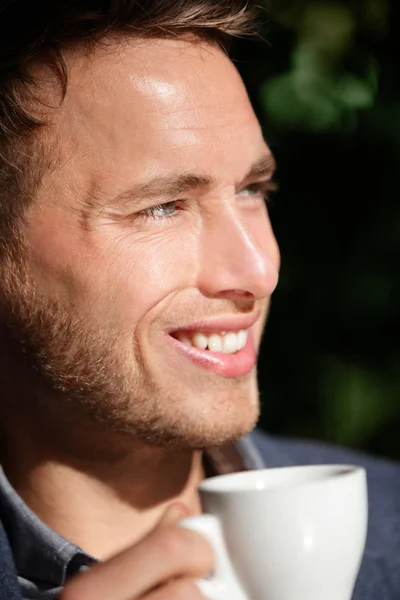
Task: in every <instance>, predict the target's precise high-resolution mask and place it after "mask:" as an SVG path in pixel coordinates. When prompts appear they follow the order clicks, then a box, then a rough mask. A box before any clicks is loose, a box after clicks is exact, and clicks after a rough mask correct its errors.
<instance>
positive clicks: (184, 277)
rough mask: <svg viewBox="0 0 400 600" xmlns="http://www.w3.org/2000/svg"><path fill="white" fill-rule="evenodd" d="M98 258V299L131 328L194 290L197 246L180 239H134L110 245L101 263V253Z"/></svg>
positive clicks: (94, 274) (94, 273) (95, 272)
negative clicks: (164, 304)
mask: <svg viewBox="0 0 400 600" xmlns="http://www.w3.org/2000/svg"><path fill="white" fill-rule="evenodd" d="M94 257H95V261H96V262H95V263H93V265H92V267H93V268H92V277H93V279H94V280H95V281H96V289H97V295H98V297H99V298H101V297H102V298H103V299H104V300H105V302H106V304H107V306H108V307H109V308H111V310H112V312H114V313H115V312H117V313H118V319H119V320H120V321H121V320H126V321H127V323H128V324H129V326H130V327H131V326H132V323H138V322H139V321H140V320H141V319H142V318H143V317H145V316H146V314H147V313H148V312H149V311H151V310H152V309H153V308H154V307H156V306H157V305H159V304H161V303H162V302H163V301H164V300H165V299H166V298H167V297H168V296H171V295H173V294H174V293H176V292H178V291H179V290H182V289H185V288H189V287H191V286H192V285H193V281H194V278H195V272H196V266H195V265H196V244H195V242H194V241H193V240H185V239H183V238H182V236H178V235H172V234H171V235H158V236H154V237H152V238H147V239H140V238H139V236H138V239H135V236H130V237H128V238H124V239H121V240H119V241H118V242H117V243H114V244H112V245H110V246H109V248H108V251H106V252H104V251H103V252H102V256H101V258H100V259H99V254H98V253H95V254H94ZM99 273H101V277H99Z"/></svg>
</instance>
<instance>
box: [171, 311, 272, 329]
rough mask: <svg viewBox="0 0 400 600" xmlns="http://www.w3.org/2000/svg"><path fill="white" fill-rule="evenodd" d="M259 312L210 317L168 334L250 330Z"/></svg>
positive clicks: (258, 316) (182, 326)
mask: <svg viewBox="0 0 400 600" xmlns="http://www.w3.org/2000/svg"><path fill="white" fill-rule="evenodd" d="M260 315H261V311H260V310H257V311H256V312H253V313H251V314H248V315H231V316H228V315H226V316H219V317H212V318H210V319H202V320H200V321H197V322H194V323H188V324H187V325H181V326H179V327H174V328H171V329H170V330H169V332H168V333H169V334H176V333H179V332H196V331H199V332H202V333H221V332H224V331H240V330H242V329H250V328H251V327H253V325H254V324H255V323H256V322H257V321H258V319H259V318H260Z"/></svg>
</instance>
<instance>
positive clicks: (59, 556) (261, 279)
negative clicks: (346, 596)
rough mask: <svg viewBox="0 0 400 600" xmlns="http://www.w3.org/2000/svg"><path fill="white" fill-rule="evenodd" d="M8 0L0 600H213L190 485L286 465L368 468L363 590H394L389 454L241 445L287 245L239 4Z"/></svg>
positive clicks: (369, 594)
mask: <svg viewBox="0 0 400 600" xmlns="http://www.w3.org/2000/svg"><path fill="white" fill-rule="evenodd" d="M3 7H4V8H3V10H2V12H1V16H0V23H1V27H2V36H1V40H2V41H1V44H2V48H1V63H0V64H1V66H0V71H1V76H0V86H1V94H0V138H1V142H0V143H1V157H2V158H1V180H2V195H1V202H0V215H1V220H0V253H1V255H0V271H1V282H2V285H1V291H0V333H1V335H0V357H1V360H0V364H1V377H0V386H1V388H0V389H1V403H0V423H1V425H0V426H1V436H0V439H1V443H0V456H1V459H0V461H1V464H2V467H3V472H2V473H1V478H0V518H1V521H2V525H3V528H4V532H3V531H2V533H1V536H0V539H1V560H2V561H3V562H4V565H2V568H0V598H1V599H2V600H3V599H4V600H6V599H7V600H10V599H11V598H19V597H21V596H22V598H40V599H50V598H59V597H61V598H62V600H91V599H94V598H95V599H96V600H102V599H103V598H104V599H107V600H110V599H112V600H128V599H129V600H133V599H139V598H140V599H146V600H177V599H179V598H185V600H192V599H193V600H195V599H197V598H200V593H199V591H198V590H197V588H196V586H195V584H194V581H195V579H196V578H199V577H201V576H203V575H204V574H205V573H207V572H209V571H210V569H212V564H213V561H212V553H211V550H210V548H209V547H208V545H207V544H206V542H205V541H204V540H203V539H202V538H201V537H200V536H197V535H196V534H195V533H193V532H190V531H186V530H182V529H180V528H178V527H177V526H176V522H177V521H178V520H179V519H180V518H181V517H182V516H185V515H187V514H195V513H196V512H199V511H200V510H201V507H200V503H199V498H198V495H197V486H198V483H199V482H200V481H201V479H203V478H204V477H206V476H207V475H209V474H212V473H214V474H215V473H223V472H229V471H234V470H240V469H246V468H259V467H262V466H282V465H290V464H294V463H296V462H297V463H312V462H356V463H358V464H364V465H365V466H366V467H367V468H368V469H369V476H370V487H371V526H370V537H369V541H368V548H367V553H366V557H365V561H364V565H363V569H362V572H361V575H360V580H359V582H358V587H357V591H356V598H357V599H359V600H370V599H371V600H372V599H374V598H385V599H389V598H397V597H399V596H400V577H399V574H400V570H399V568H398V567H399V566H400V565H399V557H398V551H399V549H400V542H399V534H400V520H399V507H398V503H399V500H398V495H397V490H396V487H399V489H400V470H399V468H398V466H396V465H391V464H386V463H383V462H382V463H380V462H378V461H374V460H372V459H367V458H364V457H362V456H355V455H351V454H348V453H346V452H343V451H341V450H331V449H327V448H318V447H313V446H311V447H308V446H307V445H302V444H296V443H289V442H285V443H282V442H278V441H273V440H270V439H269V438H267V437H266V436H264V435H262V434H260V433H257V432H256V433H254V434H252V435H251V436H247V434H248V433H249V432H251V431H252V430H253V428H254V426H255V425H256V422H257V419H258V415H259V401H258V391H257V380H256V357H257V352H258V348H259V344H260V339H261V335H262V331H263V327H264V324H265V320H266V317H267V314H268V309H269V304H270V298H271V295H272V293H273V291H274V289H275V287H276V285H277V282H278V272H279V252H278V247H277V243H276V240H275V238H274V235H273V232H272V229H271V225H270V221H269V217H268V213H267V209H266V206H265V197H266V196H268V193H269V190H270V189H271V188H272V186H273V184H272V177H273V171H274V161H273V158H272V156H271V153H270V151H269V149H268V146H267V145H266V143H265V141H264V140H263V138H262V135H261V131H260V127H259V124H258V123H257V120H256V117H255V115H254V113H253V111H252V108H251V106H250V103H249V100H248V97H247V95H246V91H245V89H244V87H243V84H242V82H241V80H240V78H239V76H238V73H237V72H236V70H235V68H234V66H233V65H232V63H231V62H230V61H229V58H228V57H227V55H226V53H225V51H224V45H225V43H226V42H227V41H228V40H229V38H230V37H232V36H235V35H243V34H245V33H248V32H249V31H250V30H251V28H252V26H253V25H252V23H253V21H252V15H251V11H249V10H247V9H246V6H245V2H242V1H240V0H237V1H231V0H226V1H221V0H219V2H218V3H214V2H212V0H192V1H188V0H174V2H169V1H166V0H165V1H164V0H144V2H140V3H139V2H136V1H135V0H110V1H107V0H74V1H72V0H57V1H55V0H51V1H50V0H47V1H46V0H43V1H40V2H39V3H38V2H36V3H35V2H33V0H14V2H4V1H3Z"/></svg>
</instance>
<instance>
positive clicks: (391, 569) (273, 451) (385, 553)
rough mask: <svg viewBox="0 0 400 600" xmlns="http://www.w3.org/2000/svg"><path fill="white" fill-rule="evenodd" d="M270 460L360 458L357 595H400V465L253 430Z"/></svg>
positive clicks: (16, 598)
mask: <svg viewBox="0 0 400 600" xmlns="http://www.w3.org/2000/svg"><path fill="white" fill-rule="evenodd" d="M252 438H253V441H254V442H255V444H256V446H257V448H258V451H259V452H260V454H261V455H262V457H263V459H264V462H265V464H266V466H270V467H278V466H285V465H286V466H289V465H294V464H299V465H300V464H323V463H331V464H338V463H340V464H357V465H360V466H364V467H365V468H366V469H367V473H368V483H369V504H370V523H369V533H368V541H367V549H366V553H365V557H364V561H363V565H362V568H361V572H360V576H359V579H358V582H357V586H356V590H355V593H354V598H353V600H400V465H399V464H396V463H391V462H388V461H383V460H378V459H374V458H371V457H368V456H365V455H363V454H359V453H356V452H350V451H348V450H345V449H342V448H336V447H330V446H324V445H319V444H315V443H304V442H296V441H287V440H276V439H272V438H270V437H268V436H266V435H265V434H263V433H260V432H255V433H254V434H253V436H252ZM0 600H20V595H19V592H18V582H17V579H16V574H15V569H14V566H13V562H12V558H11V553H10V549H9V547H8V543H7V539H6V536H5V533H4V530H3V528H2V527H1V524H0Z"/></svg>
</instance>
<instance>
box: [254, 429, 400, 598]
mask: <svg viewBox="0 0 400 600" xmlns="http://www.w3.org/2000/svg"><path fill="white" fill-rule="evenodd" d="M252 439H253V441H254V443H255V444H256V446H257V448H258V450H259V452H260V453H261V454H262V456H263V457H264V458H265V460H266V462H267V464H268V453H269V452H270V451H271V450H273V452H275V453H278V454H279V455H281V456H284V457H285V458H286V464H292V465H293V464H296V465H301V464H327V463H330V464H355V465H359V466H362V467H364V468H365V469H366V472H367V477H368V495H369V530H368V540H367V547H366V552H365V557H364V563H363V566H362V569H361V572H360V578H359V581H358V585H357V589H356V594H355V600H375V599H376V600H378V599H379V600H381V599H382V598H385V600H398V599H399V598H400V464H399V463H396V462H391V461H387V460H382V459H379V458H374V457H371V456H369V455H366V454H363V453H360V452H355V451H351V450H348V449H345V448H342V447H337V446H333V445H326V444H319V443H315V442H306V441H299V440H284V439H275V438H271V437H269V436H267V435H265V434H264V433H262V432H260V431H256V432H254V434H253V435H252Z"/></svg>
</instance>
